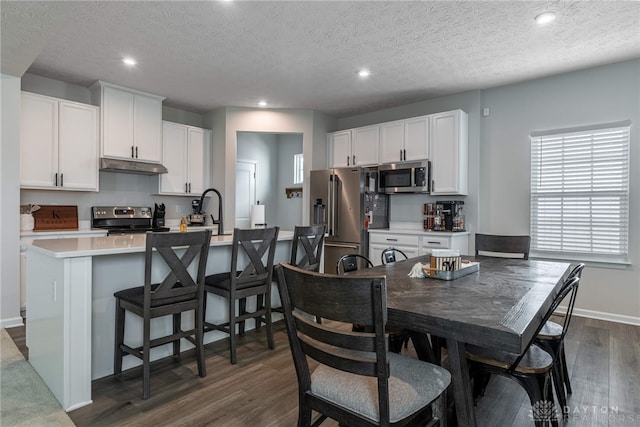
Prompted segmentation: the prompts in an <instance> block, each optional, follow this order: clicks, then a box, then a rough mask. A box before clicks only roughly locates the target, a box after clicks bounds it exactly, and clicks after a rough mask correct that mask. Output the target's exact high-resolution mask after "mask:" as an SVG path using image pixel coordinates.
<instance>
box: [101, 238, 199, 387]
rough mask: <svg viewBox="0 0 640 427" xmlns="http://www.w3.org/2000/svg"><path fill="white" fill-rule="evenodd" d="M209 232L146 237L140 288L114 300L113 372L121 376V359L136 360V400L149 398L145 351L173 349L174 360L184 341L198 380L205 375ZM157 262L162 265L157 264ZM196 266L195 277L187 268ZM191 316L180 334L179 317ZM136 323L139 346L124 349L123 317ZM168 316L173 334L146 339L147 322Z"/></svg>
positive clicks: (147, 353) (147, 354) (148, 366)
mask: <svg viewBox="0 0 640 427" xmlns="http://www.w3.org/2000/svg"><path fill="white" fill-rule="evenodd" d="M210 241H211V230H204V231H194V232H190V233H151V232H149V233H147V235H146V247H145V269H144V286H139V287H135V288H129V289H125V290H122V291H118V292H116V293H115V294H114V297H115V298H116V328H115V329H116V333H115V349H114V350H115V351H114V362H113V372H114V374H115V375H118V374H120V373H121V372H122V358H123V357H124V355H125V354H130V355H132V356H135V357H137V358H139V359H141V360H142V377H143V380H142V398H143V399H148V398H149V396H150V394H151V386H150V373H151V356H150V354H151V349H152V348H154V347H157V346H160V345H164V344H168V343H173V356H174V357H177V356H179V355H180V340H181V339H182V338H185V339H187V340H188V341H189V342H191V343H192V344H194V345H195V347H196V359H197V361H198V374H199V375H200V376H201V377H205V376H206V375H207V372H206V367H205V363H204V343H203V332H202V331H203V320H204V307H203V304H204V277H205V269H206V266H207V257H208V255H209V245H210ZM161 261H162V262H161ZM194 262H196V264H197V265H196V273H195V275H194V274H192V273H190V272H189V270H188V268H189V267H190V266H191V264H193V263H194ZM165 267H168V268H169V273H168V274H167V275H166V277H165V278H164V279H163V280H162V282H160V283H152V274H153V272H154V271H158V269H161V268H165ZM191 310H193V311H194V313H195V322H194V327H193V328H191V329H188V330H186V331H183V330H182V326H181V318H182V313H183V312H185V311H191ZM126 311H129V312H131V313H133V314H135V315H137V316H139V317H141V318H142V325H143V326H142V337H143V338H142V346H140V347H135V348H133V347H130V346H129V345H127V344H125V343H124V336H125V334H124V331H125V317H126V316H125V314H126V313H125V312H126ZM168 315H172V316H173V333H172V334H170V335H168V336H163V337H159V338H154V339H151V319H155V318H156V317H161V316H168Z"/></svg>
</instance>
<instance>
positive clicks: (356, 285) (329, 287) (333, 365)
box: [276, 263, 451, 427]
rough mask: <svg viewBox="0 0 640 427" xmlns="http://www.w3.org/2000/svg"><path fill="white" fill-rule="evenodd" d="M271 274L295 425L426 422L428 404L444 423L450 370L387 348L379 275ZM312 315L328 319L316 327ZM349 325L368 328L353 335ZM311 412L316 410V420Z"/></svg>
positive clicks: (283, 268) (286, 267)
mask: <svg viewBox="0 0 640 427" xmlns="http://www.w3.org/2000/svg"><path fill="white" fill-rule="evenodd" d="M276 274H277V277H278V280H277V282H278V287H279V290H280V295H281V296H282V301H283V306H284V314H285V320H286V324H287V335H288V337H289V346H290V348H291V354H292V356H293V362H294V365H295V368H296V374H297V378H298V404H299V407H298V426H301V427H306V426H311V425H314V426H316V425H319V424H320V423H321V422H322V421H324V420H325V419H326V418H327V417H328V418H332V419H334V420H336V421H337V422H338V423H339V424H340V425H349V426H389V425H394V426H403V425H426V424H427V422H428V418H429V417H430V416H432V415H433V414H432V407H433V406H436V407H437V409H438V415H440V419H439V421H440V423H441V425H446V419H445V414H446V410H445V408H446V405H445V403H446V397H445V395H446V393H445V391H446V390H447V388H448V386H449V384H450V382H451V375H450V374H449V372H448V371H447V370H445V369H443V368H441V367H439V366H436V365H432V364H430V363H427V362H423V361H420V360H418V359H415V358H411V357H406V356H402V355H398V354H394V353H390V352H388V350H387V346H386V334H385V325H386V323H387V306H386V279H385V278H384V277H358V276H338V275H333V274H321V273H315V272H310V271H306V270H303V269H300V268H297V267H294V266H292V265H290V264H285V263H282V264H280V265H279V266H277V267H276ZM309 313H318V314H319V315H320V316H322V318H323V319H327V320H328V321H327V322H323V323H322V324H318V323H316V322H315V321H314V320H313V318H312V317H311V316H309ZM353 323H360V324H365V325H371V327H372V329H371V331H370V332H352V331H351V329H350V328H349V327H348V325H349V324H353ZM308 358H309V359H313V360H314V361H315V363H314V365H316V367H315V369H313V370H312V369H311V366H310V363H309V361H308ZM434 404H435V405H434ZM312 411H316V412H318V413H319V416H318V418H317V419H315V420H313V423H312Z"/></svg>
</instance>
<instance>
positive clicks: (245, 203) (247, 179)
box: [236, 160, 257, 228]
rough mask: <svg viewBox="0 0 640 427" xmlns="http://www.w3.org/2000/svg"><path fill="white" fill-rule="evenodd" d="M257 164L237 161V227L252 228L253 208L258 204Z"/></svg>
mask: <svg viewBox="0 0 640 427" xmlns="http://www.w3.org/2000/svg"><path fill="white" fill-rule="evenodd" d="M256 169H257V165H256V162H252V161H247V160H237V161H236V227H238V228H249V227H251V206H253V205H255V203H256Z"/></svg>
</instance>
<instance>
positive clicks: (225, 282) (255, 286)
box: [204, 227, 280, 364]
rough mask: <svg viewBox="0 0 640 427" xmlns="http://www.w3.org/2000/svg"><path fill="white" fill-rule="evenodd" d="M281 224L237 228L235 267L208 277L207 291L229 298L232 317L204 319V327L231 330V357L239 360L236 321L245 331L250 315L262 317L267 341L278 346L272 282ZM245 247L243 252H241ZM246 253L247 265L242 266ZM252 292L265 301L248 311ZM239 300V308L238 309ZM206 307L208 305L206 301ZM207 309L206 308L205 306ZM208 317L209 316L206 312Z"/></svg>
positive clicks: (234, 243) (234, 360)
mask: <svg viewBox="0 0 640 427" xmlns="http://www.w3.org/2000/svg"><path fill="white" fill-rule="evenodd" d="M279 231H280V228H279V227H271V228H260V229H247V230H243V229H239V228H235V229H234V230H233V243H232V250H231V266H230V267H231V268H230V270H229V271H228V272H226V273H219V274H213V275H209V276H207V277H206V278H205V291H206V292H210V293H212V294H215V295H218V296H221V297H223V298H226V299H227V302H228V306H229V321H228V322H225V323H210V322H207V321H206V320H205V321H204V331H205V332H207V331H212V330H218V331H222V332H225V333H227V334H229V350H230V360H231V363H232V364H236V363H237V355H236V341H237V339H236V335H237V334H236V324H238V325H239V332H240V334H243V333H244V322H245V321H246V320H247V319H258V320H259V321H261V322H264V323H265V325H266V326H267V342H268V346H269V348H270V349H273V348H274V344H273V330H272V328H271V282H272V277H273V259H274V256H275V252H276V242H277V240H278V232H279ZM240 250H242V252H240ZM241 256H242V258H243V261H245V262H246V265H245V267H244V268H242V269H241V270H240V269H239V268H238V265H240V263H241V260H240V257H241ZM251 296H256V297H257V296H263V298H264V305H263V306H261V304H259V303H257V304H256V310H255V311H253V312H247V311H246V299H247V298H248V297H251ZM236 301H238V311H237V312H236ZM205 307H206V305H205ZM205 310H206V308H205ZM205 319H206V316H205Z"/></svg>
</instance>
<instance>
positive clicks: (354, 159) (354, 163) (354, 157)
mask: <svg viewBox="0 0 640 427" xmlns="http://www.w3.org/2000/svg"><path fill="white" fill-rule="evenodd" d="M351 163H352V164H353V166H355V165H356V155H355V154H354V155H353V162H351Z"/></svg>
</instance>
